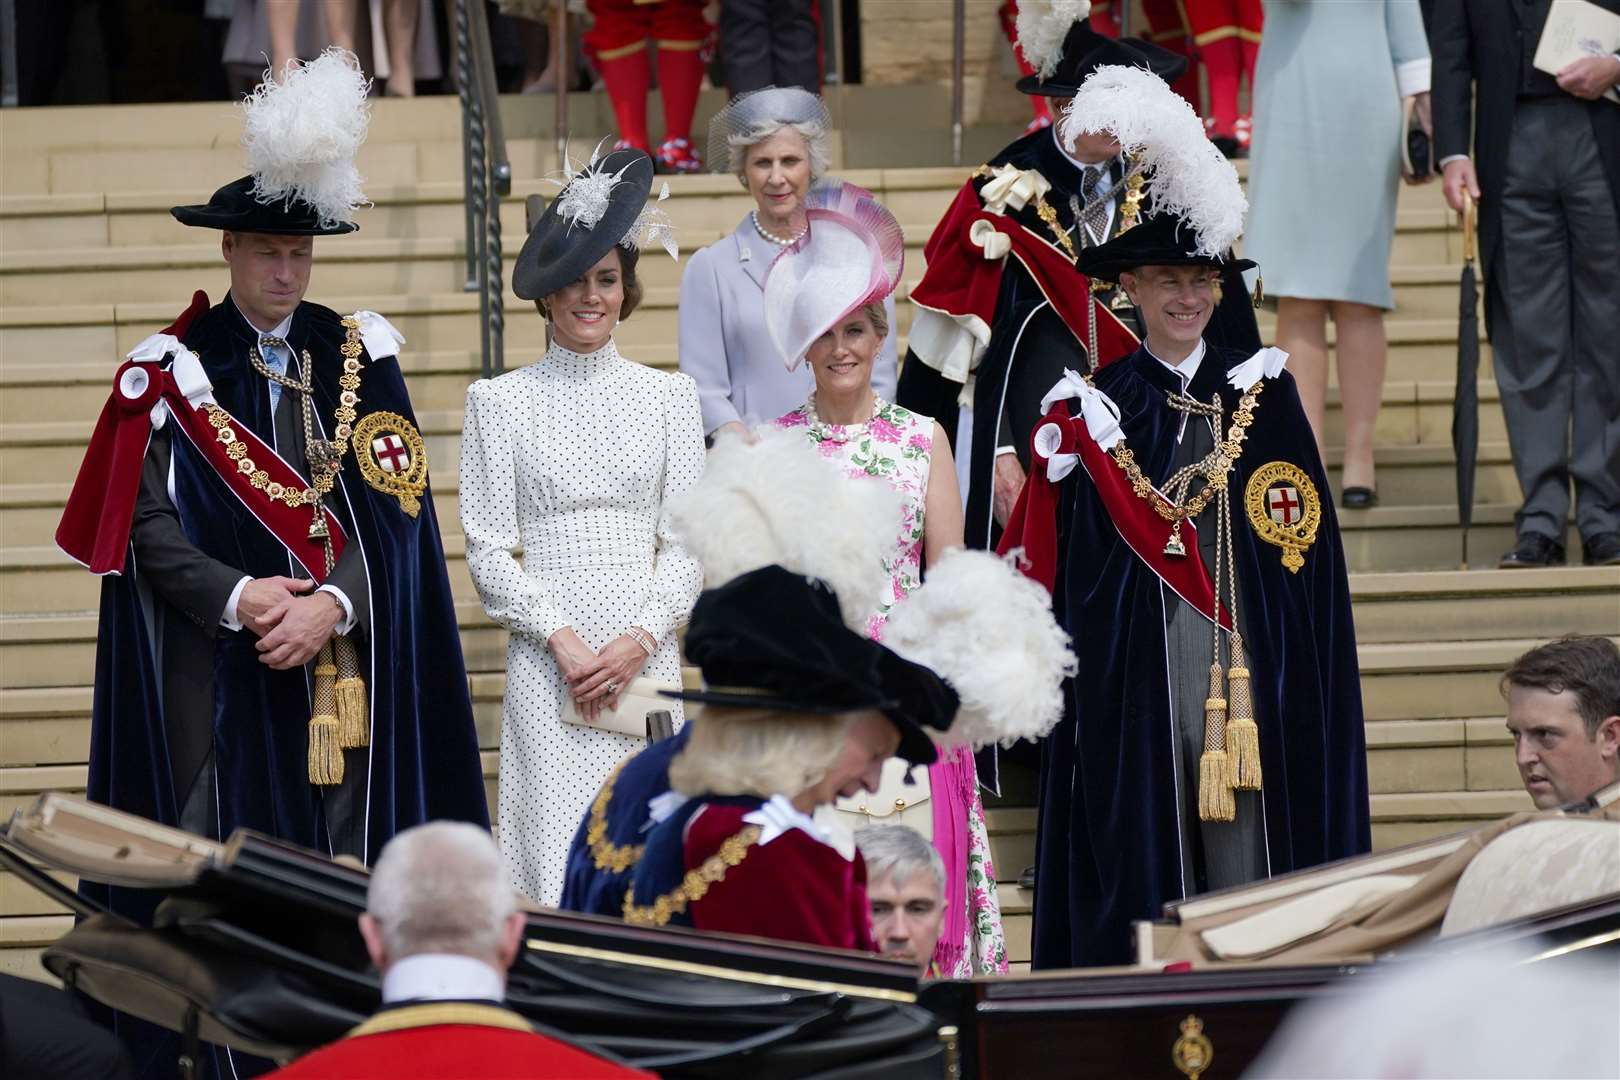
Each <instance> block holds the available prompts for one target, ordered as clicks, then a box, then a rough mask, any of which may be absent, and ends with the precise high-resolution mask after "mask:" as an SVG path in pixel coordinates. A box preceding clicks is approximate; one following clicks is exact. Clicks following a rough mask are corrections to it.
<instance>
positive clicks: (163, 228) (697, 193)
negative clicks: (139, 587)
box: [0, 166, 1462, 299]
mask: <svg viewBox="0 0 1620 1080" xmlns="http://www.w3.org/2000/svg"><path fill="white" fill-rule="evenodd" d="M967 172H968V170H967V169H955V168H950V167H939V166H934V167H920V168H871V167H868V168H847V169H840V170H838V174H837V175H838V176H839V177H840V178H841V179H844V180H847V181H849V182H850V183H853V184H858V185H860V186H861V187H864V188H866V189H867V190H869V191H871V192H873V194H875V195H877V196H878V197H879V199H881V200H882V202H883V203H884V205H885V206H887V207H888V208H889V210H890V212H891V213H893V214H894V215H895V217H896V218H897V219H898V220H899V221H900V223H901V225H902V226H903V228H904V230H905V235H906V238H907V240H908V242H909V243H910V245H911V246H913V247H914V248H915V249H917V252H916V253H915V254H914V255H912V257H913V258H920V257H921V255H920V249H921V246H922V244H923V242H924V241H925V240H927V238H928V237H929V235H930V234H931V233H932V232H933V229H934V226H935V224H936V223H937V222H938V221H939V219H940V218H941V217H942V216H943V215H944V213H945V211H946V209H947V208H948V207H949V205H950V203H951V200H952V199H953V198H954V197H955V195H956V192H957V190H958V189H959V187H960V185H961V183H962V180H963V178H964V177H965V176H966V175H967ZM669 185H670V187H669V190H670V195H671V198H670V200H669V201H668V202H667V203H666V204H665V207H664V208H665V210H666V211H667V212H668V213H669V215H670V218H671V220H672V221H673V222H674V223H675V226H676V229H677V233H678V235H679V238H680V244H681V247H682V249H684V250H686V251H692V250H696V249H697V248H698V247H701V246H703V245H705V244H707V243H710V242H712V239H711V238H710V237H708V236H707V235H706V234H707V233H708V232H710V231H718V232H719V233H721V234H724V233H729V232H730V231H731V230H732V229H734V228H735V227H736V226H737V223H738V222H739V221H741V220H742V219H743V218H744V216H745V215H747V214H748V212H749V211H750V210H752V209H753V208H754V202H753V200H752V199H751V198H750V197H749V196H748V195H747V193H746V192H745V191H744V190H742V189H741V186H740V185H739V184H738V183H737V181H736V180H734V179H733V178H731V177H729V176H715V175H705V176H696V177H670V178H669ZM555 191H556V188H555V187H554V186H553V185H552V184H550V183H549V182H548V181H545V180H541V179H537V178H535V179H520V180H517V181H515V182H514V183H513V185H512V192H511V194H510V195H508V196H507V197H506V198H505V199H503V200H502V204H501V227H502V236H503V238H504V239H505V244H506V246H507V248H509V249H510V250H511V251H512V252H515V251H516V250H517V248H518V247H519V246H520V244H521V241H522V238H523V235H524V233H525V231H526V230H525V218H524V204H525V200H526V198H527V197H528V196H529V195H532V194H541V195H544V196H546V197H550V196H551V195H552V194H554V193H555ZM367 193H368V195H369V196H370V198H371V200H372V203H373V205H372V206H370V207H368V208H366V209H365V210H364V211H363V212H362V216H361V217H360V218H359V221H360V225H361V230H362V231H361V233H360V234H359V235H358V236H355V237H350V238H345V239H343V240H341V241H334V242H330V243H327V242H323V243H322V245H321V248H320V256H321V266H322V267H323V268H324V267H325V266H326V264H327V262H328V261H329V260H330V259H332V258H339V257H347V255H346V253H348V252H352V251H355V250H363V249H364V248H363V244H362V241H370V240H378V239H398V240H404V239H415V240H441V241H447V242H454V243H456V244H458V245H459V244H461V243H462V242H463V241H464V239H465V236H466V203H465V199H464V186H463V184H462V183H461V181H460V179H459V177H458V178H455V179H447V180H438V181H427V182H421V183H398V182H393V183H389V184H378V185H375V186H373V187H370V188H369V190H368V192H367ZM198 198H199V196H198V194H197V193H196V192H195V191H194V190H192V189H190V188H178V189H175V190H172V191H152V190H140V191H132V192H121V191H117V190H109V191H108V192H106V193H102V192H95V191H85V192H74V193H70V194H59V195H17V194H10V195H5V196H0V250H3V251H5V252H7V253H12V254H18V255H30V256H33V255H38V254H42V253H47V252H55V251H60V250H72V249H82V250H84V251H91V250H99V251H101V252H102V253H103V254H110V253H111V251H112V250H116V249H122V248H126V247H145V246H155V247H158V248H164V249H170V250H172V251H175V252H181V251H188V250H190V249H194V248H200V249H203V250H204V252H205V253H212V254H213V255H214V256H215V260H214V261H215V262H217V255H218V249H217V245H211V244H207V243H205V242H203V240H202V239H201V237H200V234H199V233H198V231H197V230H195V229H187V228H184V227H182V226H180V225H179V224H178V223H176V222H175V220H174V218H173V217H172V216H171V214H170V213H169V210H170V208H171V207H172V206H175V205H178V204H182V203H186V202H194V201H196V200H197V199H198ZM79 258H81V259H82V258H83V256H82V255H81V256H79ZM1461 261H1462V237H1461V232H1460V231H1459V230H1458V229H1457V228H1456V227H1455V223H1454V220H1453V216H1452V215H1451V214H1450V213H1449V211H1447V210H1446V209H1445V208H1444V207H1440V206H1434V205H1430V204H1427V203H1422V204H1419V203H1413V202H1407V203H1402V204H1400V206H1399V208H1398V211H1397V214H1396V219H1395V240H1394V246H1393V248H1392V250H1391V253H1390V262H1391V265H1392V266H1408V265H1418V264H1429V263H1443V264H1452V265H1456V264H1460V263H1461ZM205 265H206V264H205ZM103 269H110V268H103ZM645 269H646V270H647V272H648V273H651V274H658V273H662V271H660V270H659V269H658V268H657V267H654V266H652V265H650V261H649V265H647V266H646V267H645ZM1452 280H1453V283H1455V275H1453V278H1452ZM76 285H77V282H76ZM182 287H184V286H182ZM117 299H129V298H128V297H117Z"/></svg>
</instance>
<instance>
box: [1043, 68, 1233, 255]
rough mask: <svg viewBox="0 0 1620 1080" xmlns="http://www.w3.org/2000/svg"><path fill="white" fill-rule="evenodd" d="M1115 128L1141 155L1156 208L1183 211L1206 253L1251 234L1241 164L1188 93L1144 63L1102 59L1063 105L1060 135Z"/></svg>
mask: <svg viewBox="0 0 1620 1080" xmlns="http://www.w3.org/2000/svg"><path fill="white" fill-rule="evenodd" d="M1096 131H1107V132H1109V133H1111V134H1112V135H1113V136H1114V138H1116V139H1118V140H1119V144H1120V148H1121V149H1122V150H1123V151H1124V152H1125V153H1126V154H1127V155H1129V156H1131V157H1134V158H1136V159H1138V160H1140V161H1141V163H1142V165H1143V167H1144V171H1145V174H1146V179H1145V183H1144V186H1145V187H1146V188H1147V189H1148V191H1149V192H1150V193H1151V194H1152V196H1153V212H1154V213H1155V214H1171V215H1173V216H1175V217H1178V218H1180V219H1181V220H1182V221H1184V222H1185V223H1186V224H1187V225H1188V226H1189V227H1191V228H1192V230H1193V232H1194V233H1195V234H1196V235H1197V237H1198V253H1199V254H1200V255H1216V256H1224V255H1225V254H1226V253H1227V251H1228V250H1230V249H1231V247H1232V245H1233V244H1234V243H1236V241H1237V238H1238V237H1239V236H1241V235H1242V234H1243V216H1244V214H1246V213H1247V212H1248V209H1249V201H1248V200H1247V199H1245V198H1244V197H1243V187H1242V185H1241V184H1240V183H1238V174H1237V169H1235V168H1234V167H1233V166H1232V163H1231V162H1230V161H1227V160H1226V158H1225V157H1224V156H1222V154H1221V152H1220V151H1219V150H1217V149H1216V148H1215V144H1214V143H1212V142H1210V141H1209V139H1208V137H1207V136H1205V134H1204V122H1203V121H1202V120H1200V119H1199V118H1198V114H1197V113H1195V112H1194V111H1193V108H1192V106H1191V105H1189V104H1187V100H1186V99H1185V98H1183V97H1182V96H1181V95H1180V94H1177V93H1176V92H1175V91H1174V90H1171V89H1170V87H1169V86H1168V85H1167V84H1166V83H1165V81H1164V80H1163V79H1161V78H1159V77H1158V76H1157V75H1154V74H1152V73H1151V72H1149V71H1147V70H1146V69H1144V68H1134V67H1123V66H1120V65H1108V66H1105V67H1100V68H1098V69H1097V70H1096V71H1094V72H1092V73H1091V74H1090V75H1089V76H1087V77H1086V81H1085V82H1083V83H1081V84H1080V92H1079V93H1077V94H1076V95H1075V96H1074V99H1073V100H1072V101H1070V102H1069V104H1068V105H1067V106H1066V107H1065V108H1064V110H1063V118H1062V120H1060V121H1059V122H1058V137H1059V138H1060V139H1062V140H1064V141H1065V142H1068V141H1070V140H1072V139H1073V138H1074V137H1075V136H1076V135H1078V134H1080V133H1081V132H1096Z"/></svg>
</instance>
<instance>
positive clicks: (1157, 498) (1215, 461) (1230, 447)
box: [1108, 380, 1265, 522]
mask: <svg viewBox="0 0 1620 1080" xmlns="http://www.w3.org/2000/svg"><path fill="white" fill-rule="evenodd" d="M1264 387H1265V382H1264V380H1261V381H1259V382H1256V383H1255V384H1254V388H1253V389H1251V390H1250V391H1249V392H1248V393H1246V394H1244V395H1243V397H1242V399H1241V400H1239V402H1238V407H1237V409H1236V410H1234V411H1233V413H1232V429H1231V432H1230V434H1228V436H1227V437H1226V438H1225V439H1222V440H1221V441H1220V442H1219V443H1217V444H1216V446H1215V452H1214V453H1212V454H1210V455H1209V457H1207V458H1205V459H1204V462H1203V464H1202V465H1201V466H1200V468H1199V471H1200V472H1202V473H1203V474H1204V479H1205V480H1206V481H1207V483H1206V484H1205V485H1204V487H1203V488H1202V489H1201V490H1200V491H1199V492H1198V494H1196V495H1194V496H1193V497H1192V498H1190V499H1188V500H1187V501H1186V502H1185V503H1175V502H1171V501H1170V500H1169V499H1166V498H1165V497H1164V496H1163V495H1161V494H1160V493H1159V492H1157V491H1155V490H1154V488H1153V482H1152V481H1150V480H1149V479H1148V478H1147V477H1146V476H1144V475H1143V474H1142V469H1141V467H1140V466H1139V465H1137V464H1136V455H1135V454H1134V453H1132V452H1131V448H1130V447H1128V446H1126V445H1125V440H1124V439H1121V440H1120V441H1119V442H1118V443H1117V444H1116V445H1115V447H1114V448H1113V449H1112V450H1110V451H1109V452H1108V453H1109V455H1110V456H1111V457H1113V459H1114V464H1115V465H1118V466H1119V467H1120V468H1121V469H1123V470H1124V472H1125V477H1126V479H1128V480H1129V481H1130V482H1131V491H1132V492H1134V493H1135V495H1136V497H1137V498H1139V499H1142V500H1144V501H1145V502H1146V503H1147V504H1148V505H1149V506H1151V507H1153V509H1154V510H1155V511H1157V512H1158V515H1159V516H1160V517H1162V518H1164V520H1166V521H1174V522H1180V521H1183V520H1186V519H1187V518H1195V517H1197V516H1198V515H1199V514H1201V513H1203V510H1204V507H1205V506H1207V505H1208V504H1209V500H1210V499H1212V498H1214V497H1215V496H1216V494H1218V493H1219V492H1221V491H1224V490H1225V489H1226V481H1227V477H1228V476H1229V475H1230V474H1231V472H1232V467H1233V466H1235V465H1236V464H1237V462H1238V459H1239V458H1240V457H1242V456H1243V440H1244V439H1245V438H1247V437H1248V434H1249V431H1248V429H1249V425H1250V424H1252V423H1254V409H1255V404H1256V399H1257V398H1258V397H1259V396H1260V391H1261V390H1262V389H1263V388H1264Z"/></svg>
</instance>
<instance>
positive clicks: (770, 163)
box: [680, 87, 896, 435]
mask: <svg viewBox="0 0 1620 1080" xmlns="http://www.w3.org/2000/svg"><path fill="white" fill-rule="evenodd" d="M830 127H831V123H830V118H829V116H828V114H827V106H826V105H825V104H824V103H823V102H822V100H821V98H820V97H818V96H817V95H815V94H812V93H810V92H809V91H808V90H801V89H799V88H798V87H769V88H766V89H764V90H758V91H755V92H754V93H751V94H743V95H740V96H739V97H737V98H736V100H734V101H732V103H731V104H730V105H728V106H726V108H725V109H723V110H721V111H720V112H719V113H717V114H716V115H715V117H714V120H713V121H712V122H711V123H710V125H709V161H710V163H711V164H712V165H713V166H714V167H715V168H725V169H728V170H729V171H730V172H731V173H732V174H734V175H735V176H736V177H737V179H738V180H739V181H740V182H741V183H742V185H743V187H745V188H746V189H747V190H748V194H750V195H751V196H753V198H754V202H755V204H756V207H755V209H754V210H752V211H750V212H749V214H748V216H747V217H745V218H743V219H742V221H741V222H740V223H739V224H738V226H737V228H736V229H735V230H734V231H733V232H732V233H731V235H730V236H727V237H725V238H723V239H722V240H720V241H719V242H718V243H716V244H711V245H710V246H708V247H706V248H704V249H702V250H701V251H698V252H697V253H695V254H694V255H692V257H691V258H690V260H689V261H688V262H687V265H686V271H685V273H684V274H683V275H682V276H681V304H680V367H681V370H682V371H684V372H685V373H686V374H688V375H690V376H692V378H693V379H694V380H695V381H696V382H697V386H698V401H699V403H700V405H701V406H702V409H703V431H704V434H706V435H713V434H715V433H716V432H717V431H719V430H720V429H721V428H726V427H730V428H733V429H735V430H738V431H742V432H746V431H747V430H748V429H750V428H752V427H754V426H756V425H758V424H760V423H764V422H767V421H770V420H773V419H775V418H776V417H778V416H781V415H782V414H783V413H785V412H788V411H789V410H791V409H794V408H797V407H798V406H799V405H802V404H803V403H804V401H805V398H806V397H808V396H809V394H810V391H811V390H813V389H814V385H813V383H812V381H811V378H810V369H809V367H808V366H801V367H799V368H798V370H796V371H788V370H786V369H785V368H784V367H783V366H782V363H781V360H780V359H779V358H778V357H777V353H776V349H775V348H774V346H772V344H771V341H770V338H769V337H767V336H766V333H765V322H764V310H763V307H762V305H761V298H762V297H763V295H764V290H765V275H766V272H767V271H769V270H770V268H771V262H772V261H773V260H774V259H775V258H776V256H777V255H778V254H779V253H780V252H781V251H782V249H783V248H785V247H787V246H788V245H790V244H792V243H793V242H794V241H795V240H797V239H798V238H799V237H801V236H803V235H804V230H805V221H806V218H805V210H804V200H805V196H806V195H807V194H808V193H809V190H810V186H811V185H812V184H814V183H816V182H818V181H820V180H821V179H822V178H823V177H825V176H826V174H827V167H828V163H829V155H828V146H827V144H828V131H829V128H830ZM884 303H885V307H886V308H887V309H888V316H889V325H891V326H893V325H895V322H894V317H895V316H894V298H893V297H892V296H891V297H889V299H888V300H886V301H885V302H884ZM895 337H896V335H894V334H890V335H889V337H888V339H887V340H886V341H885V342H884V343H883V348H882V351H881V352H880V353H879V355H878V357H877V360H876V363H875V364H874V365H873V371H872V388H873V389H874V390H875V391H877V393H878V394H879V395H880V396H882V397H885V398H887V399H889V400H891V401H892V400H893V399H894V384H895V364H896V349H895Z"/></svg>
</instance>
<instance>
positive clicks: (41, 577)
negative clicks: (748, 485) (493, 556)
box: [0, 497, 1620, 642]
mask: <svg viewBox="0 0 1620 1080" xmlns="http://www.w3.org/2000/svg"><path fill="white" fill-rule="evenodd" d="M443 502H444V497H441V499H440V505H441V506H442V504H443ZM1430 509H1431V508H1423V507H1418V508H1387V509H1382V508H1381V509H1379V510H1375V511H1372V512H1367V513H1358V514H1356V515H1355V518H1356V519H1357V520H1353V521H1352V520H1349V519H1350V518H1351V515H1350V514H1346V515H1345V518H1346V519H1347V520H1346V522H1345V523H1344V526H1343V535H1344V543H1345V548H1346V551H1347V557H1348V559H1349V566H1350V568H1351V572H1352V581H1353V582H1354V581H1355V580H1357V579H1358V578H1359V577H1360V576H1362V575H1363V574H1368V573H1370V576H1372V577H1374V578H1384V577H1388V578H1393V579H1397V580H1398V582H1399V583H1398V584H1396V585H1393V586H1391V588H1393V589H1397V590H1405V589H1407V588H1408V586H1407V585H1406V584H1405V581H1406V580H1407V579H1410V578H1412V577H1413V575H1412V574H1410V573H1408V572H1407V571H1410V570H1421V569H1435V570H1441V569H1445V570H1450V569H1455V567H1456V565H1457V562H1458V554H1459V548H1460V543H1459V540H1458V533H1457V526H1456V514H1455V511H1454V510H1451V511H1450V512H1449V515H1448V514H1446V513H1441V514H1439V515H1438V516H1437V519H1436V516H1435V515H1431V514H1430V513H1429V511H1430ZM1433 509H1443V508H1433ZM1489 509H1490V510H1491V513H1490V515H1489V516H1490V518H1491V519H1492V520H1491V521H1490V522H1488V523H1484V524H1482V525H1480V526H1476V529H1475V531H1474V533H1473V535H1472V536H1471V539H1470V543H1471V545H1472V552H1473V557H1474V560H1475V561H1474V565H1475V566H1476V567H1487V566H1492V565H1494V562H1495V559H1496V557H1497V556H1498V555H1500V554H1501V551H1499V550H1498V547H1501V549H1502V550H1506V548H1507V547H1508V546H1511V543H1512V536H1511V529H1512V525H1511V520H1512V519H1511V510H1510V508H1508V507H1506V506H1500V505H1499V506H1495V507H1490V508H1489ZM1425 517H1427V518H1429V519H1430V520H1433V522H1434V523H1432V524H1428V523H1425V522H1424V521H1423V519H1424V518H1425ZM1414 519H1416V520H1414ZM440 528H441V530H443V542H444V549H445V558H446V562H447V565H448V569H449V573H450V586H451V591H452V593H453V594H454V596H455V598H456V600H457V601H458V602H459V603H462V604H467V605H473V606H476V603H477V599H478V597H477V592H476V590H475V589H474V588H473V584H472V579H471V577H470V576H469V575H468V572H467V568H466V548H465V539H464V537H463V536H462V535H461V533H460V532H458V531H455V530H458V529H459V528H460V526H459V523H458V522H457V520H456V518H455V517H453V516H448V517H444V518H441V520H440ZM1571 550H1576V549H1574V548H1572V549H1571ZM1422 563H1429V564H1430V565H1428V566H1423V565H1421V564H1422ZM1414 564H1417V565H1414ZM1396 567H1399V568H1400V569H1399V570H1394V569H1393V568H1396ZM1372 571H1377V572H1372ZM1561 574H1562V575H1573V577H1560V576H1559V575H1561ZM1583 574H1584V575H1586V576H1584V577H1583V576H1581V575H1583ZM1495 575H1502V578H1501V580H1509V581H1512V582H1514V583H1515V584H1517V583H1521V582H1522V583H1523V584H1522V585H1519V586H1518V589H1517V590H1516V593H1518V594H1522V595H1523V597H1524V598H1523V599H1522V600H1518V601H1516V602H1515V601H1513V600H1512V599H1510V597H1511V596H1513V595H1515V594H1508V596H1503V595H1500V594H1499V593H1498V592H1497V591H1496V590H1495V587H1494V586H1491V585H1489V584H1487V582H1486V580H1484V579H1490V580H1497V578H1496V577H1495ZM1439 576H1440V577H1441V578H1442V579H1444V580H1445V581H1448V582H1452V584H1440V583H1436V584H1435V585H1434V586H1432V587H1433V588H1434V589H1436V590H1437V595H1436V596H1435V598H1434V599H1433V600H1431V599H1429V598H1428V597H1427V596H1426V595H1425V591H1424V590H1425V589H1426V588H1428V587H1429V586H1423V585H1418V586H1415V587H1412V591H1411V592H1400V593H1398V594H1397V595H1395V596H1393V597H1386V596H1384V595H1383V594H1381V593H1375V594H1373V598H1374V599H1373V602H1371V603H1370V602H1369V601H1366V600H1364V599H1363V598H1362V597H1361V596H1360V595H1359V594H1357V595H1356V597H1355V598H1356V601H1357V602H1356V609H1355V610H1356V620H1357V627H1358V630H1359V632H1360V633H1361V634H1362V635H1363V636H1362V637H1360V638H1358V640H1362V641H1366V642H1371V641H1401V640H1410V639H1411V637H1412V636H1414V633H1415V632H1420V631H1421V630H1422V629H1429V628H1432V629H1433V630H1434V631H1435V632H1436V633H1439V634H1442V635H1449V636H1459V635H1458V634H1457V633H1454V632H1453V631H1454V629H1455V628H1457V627H1462V631H1461V635H1460V636H1464V637H1480V636H1488V637H1501V636H1503V634H1504V633H1513V634H1514V636H1522V637H1531V636H1553V635H1556V634H1558V633H1568V632H1575V631H1577V630H1581V631H1582V632H1587V633H1610V632H1620V628H1617V627H1614V624H1615V623H1616V622H1617V621H1620V620H1617V617H1616V611H1617V610H1620V601H1617V599H1616V597H1617V595H1620V589H1617V588H1616V585H1617V583H1620V570H1617V569H1613V568H1602V567H1598V568H1586V567H1573V568H1566V569H1564V570H1561V571H1560V570H1553V571H1544V572H1538V573H1533V574H1526V573H1521V572H1516V571H1477V570H1476V571H1474V572H1470V573H1466V574H1460V575H1455V576H1450V577H1448V576H1447V575H1439ZM1419 577H1421V575H1419ZM1567 581H1580V582H1582V583H1583V584H1582V585H1581V586H1580V587H1579V588H1573V587H1569V586H1566V585H1564V584H1562V583H1563V582H1567ZM1363 587H1367V588H1373V586H1363ZM100 588H101V586H100V581H99V580H98V579H97V578H96V577H95V576H93V575H91V574H88V573H86V572H85V571H84V568H83V567H82V566H80V565H79V564H78V563H76V562H74V561H73V560H72V559H70V558H68V557H67V556H66V555H65V554H63V553H62V552H61V550H60V549H58V548H57V547H56V546H55V545H54V544H47V545H37V546H18V547H5V548H0V611H5V612H6V613H7V614H12V615H20V614H46V613H50V612H62V611H85V610H89V609H92V608H94V607H95V606H96V604H97V603H98V602H99V601H98V597H99V596H100V595H101V593H100ZM1446 590H1456V591H1454V592H1447V591H1446ZM1458 599H1465V600H1471V601H1472V602H1473V603H1474V604H1475V605H1476V606H1475V607H1474V608H1471V609H1468V610H1467V611H1466V612H1465V610H1464V609H1463V608H1462V607H1461V606H1459V605H1457V604H1454V603H1447V601H1451V600H1458ZM1378 601H1383V604H1382V606H1381V607H1379V606H1375V604H1376V603H1377V602H1378ZM1364 611H1369V612H1370V614H1369V615H1368V616H1366V617H1367V618H1368V619H1370V622H1369V623H1368V625H1367V627H1366V628H1365V629H1362V623H1363V618H1364V616H1363V612H1364ZM1470 614H1471V615H1477V616H1480V620H1479V621H1475V622H1474V623H1473V625H1472V633H1470V632H1469V628H1468V627H1467V626H1465V625H1464V624H1465V623H1466V622H1467V621H1468V616H1469V615H1470ZM1588 627H1589V628H1590V629H1585V628H1588ZM1521 630H1522V631H1523V632H1522V633H1521V632H1520V631H1521Z"/></svg>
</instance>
